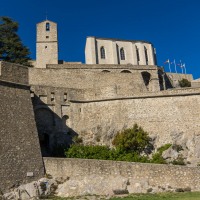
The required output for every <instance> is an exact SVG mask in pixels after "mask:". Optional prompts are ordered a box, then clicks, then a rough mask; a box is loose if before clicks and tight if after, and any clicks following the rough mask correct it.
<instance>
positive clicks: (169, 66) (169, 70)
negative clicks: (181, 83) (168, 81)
mask: <svg viewBox="0 0 200 200" xmlns="http://www.w3.org/2000/svg"><path fill="white" fill-rule="evenodd" d="M169 71H170V73H171V66H170V60H169Z"/></svg>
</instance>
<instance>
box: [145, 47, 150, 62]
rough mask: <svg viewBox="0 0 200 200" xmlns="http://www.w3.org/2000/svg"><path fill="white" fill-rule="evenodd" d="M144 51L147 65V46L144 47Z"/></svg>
mask: <svg viewBox="0 0 200 200" xmlns="http://www.w3.org/2000/svg"><path fill="white" fill-rule="evenodd" d="M144 53H145V59H146V64H147V65H148V63H149V60H148V52H147V48H146V47H144Z"/></svg>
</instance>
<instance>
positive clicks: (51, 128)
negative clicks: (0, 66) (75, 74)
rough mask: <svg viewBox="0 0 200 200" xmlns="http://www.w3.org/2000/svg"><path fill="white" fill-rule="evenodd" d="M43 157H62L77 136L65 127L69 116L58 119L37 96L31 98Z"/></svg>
mask: <svg viewBox="0 0 200 200" xmlns="http://www.w3.org/2000/svg"><path fill="white" fill-rule="evenodd" d="M32 103H33V108H34V113H35V121H36V126H37V130H38V135H39V141H40V147H41V152H42V156H43V157H64V150H65V149H67V148H69V146H70V145H71V144H72V143H73V138H74V137H75V136H78V134H77V133H76V132H75V131H74V130H72V129H71V128H70V127H68V126H67V121H68V120H69V116H67V115H64V116H63V117H62V118H61V117H59V116H58V115H57V114H56V113H55V112H53V110H52V109H50V108H49V107H48V105H46V104H45V103H44V102H43V101H42V100H41V99H40V98H39V97H38V96H36V95H34V97H33V98H32Z"/></svg>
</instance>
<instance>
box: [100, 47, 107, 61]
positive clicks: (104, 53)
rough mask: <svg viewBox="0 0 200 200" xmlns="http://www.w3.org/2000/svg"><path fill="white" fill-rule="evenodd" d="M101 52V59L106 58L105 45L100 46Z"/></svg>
mask: <svg viewBox="0 0 200 200" xmlns="http://www.w3.org/2000/svg"><path fill="white" fill-rule="evenodd" d="M100 52H101V59H105V58H106V52H105V49H104V47H101V48H100Z"/></svg>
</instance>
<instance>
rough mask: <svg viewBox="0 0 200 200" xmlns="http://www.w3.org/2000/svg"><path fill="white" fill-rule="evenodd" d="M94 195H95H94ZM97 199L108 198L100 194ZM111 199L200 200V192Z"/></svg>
mask: <svg viewBox="0 0 200 200" xmlns="http://www.w3.org/2000/svg"><path fill="white" fill-rule="evenodd" d="M92 196H93V195H92ZM94 197H96V198H95V199H97V200H98V199H108V198H102V197H98V196H94ZM51 199H53V200H70V199H71V200H72V199H81V200H83V199H85V200H90V199H94V198H91V196H82V197H74V198H61V197H54V198H51ZM110 200H200V192H183V193H159V194H132V195H129V196H126V197H113V198H111V199H110Z"/></svg>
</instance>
